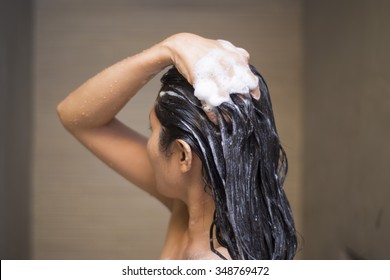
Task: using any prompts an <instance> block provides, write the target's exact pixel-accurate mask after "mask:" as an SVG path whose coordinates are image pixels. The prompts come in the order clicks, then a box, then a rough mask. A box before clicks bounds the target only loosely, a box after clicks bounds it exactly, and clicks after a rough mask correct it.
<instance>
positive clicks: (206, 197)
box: [184, 183, 215, 253]
mask: <svg viewBox="0 0 390 280" xmlns="http://www.w3.org/2000/svg"><path fill="white" fill-rule="evenodd" d="M184 202H185V204H186V205H187V209H188V228H187V229H188V231H187V233H188V235H187V236H188V240H187V248H188V250H189V251H194V252H196V253H201V252H207V253H209V252H210V241H209V240H210V237H209V235H210V226H211V223H212V221H213V216H214V209H215V205H214V200H213V197H212V195H211V194H210V192H208V191H205V187H204V186H203V184H202V183H201V184H195V185H193V186H191V187H189V188H188V192H187V195H186V198H185V199H184Z"/></svg>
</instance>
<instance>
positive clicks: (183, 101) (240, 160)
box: [155, 66, 297, 260]
mask: <svg viewBox="0 0 390 280" xmlns="http://www.w3.org/2000/svg"><path fill="white" fill-rule="evenodd" d="M250 68H251V70H252V72H253V73H254V74H255V75H256V76H257V77H258V78H259V87H260V91H261V97H260V99H259V100H256V99H255V98H253V97H252V96H251V95H250V94H246V95H244V94H231V99H232V102H224V103H222V104H221V105H220V106H218V107H215V108H214V109H213V110H212V111H211V112H205V110H204V109H203V107H202V103H201V102H200V101H199V99H198V98H196V97H195V96H194V94H193V93H194V88H193V87H192V86H191V84H189V83H188V82H187V80H186V79H185V78H184V77H183V76H182V75H181V74H180V73H179V72H178V71H177V69H176V68H174V67H173V68H171V69H170V70H169V71H168V72H167V73H166V74H165V75H164V76H163V77H162V78H161V82H162V87H161V91H160V94H159V96H158V97H157V100H156V104H155V112H156V116H157V118H158V119H159V121H160V123H161V131H160V149H161V151H162V152H167V151H168V150H169V147H170V144H171V143H172V142H173V141H174V140H175V139H182V140H184V141H186V142H187V143H188V144H189V145H190V147H191V148H192V150H193V152H195V153H196V154H197V155H198V156H199V158H200V160H201V161H202V166H203V170H202V172H203V176H204V181H205V191H211V194H212V196H213V199H214V202H215V213H214V219H213V222H212V224H211V227H210V249H211V250H212V251H213V252H214V253H216V254H217V255H218V256H220V257H221V258H223V256H222V255H221V254H220V253H219V252H218V251H217V250H215V249H214V242H213V239H214V237H216V239H217V240H218V242H219V244H220V245H221V246H223V247H225V248H227V250H228V252H229V254H230V256H231V258H232V259H242V260H243V259H292V258H294V256H295V253H296V248H297V238H296V231H295V226H294V220H293V216H292V212H291V208H290V205H289V202H288V200H287V197H286V195H285V192H284V190H283V183H284V179H285V176H286V173H287V158H286V154H285V152H284V150H283V148H282V146H281V144H280V141H279V137H278V134H277V132H276V128H275V121H274V116H273V111H272V105H271V100H270V96H269V93H268V88H267V85H266V83H265V81H264V79H263V78H262V76H261V75H260V74H259V73H258V72H257V70H256V69H255V68H254V67H253V66H250Z"/></svg>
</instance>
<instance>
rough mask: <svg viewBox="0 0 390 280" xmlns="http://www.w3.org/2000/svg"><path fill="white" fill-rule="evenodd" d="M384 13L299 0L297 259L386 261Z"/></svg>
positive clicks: (385, 6) (365, 5)
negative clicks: (301, 243)
mask: <svg viewBox="0 0 390 280" xmlns="http://www.w3.org/2000/svg"><path fill="white" fill-rule="evenodd" d="M388 11H390V2H389V1H383V0H375V1H368V0H367V1H364V0H362V1H336V0H333V1H320V0H314V1H312V0H310V1H306V2H305V21H304V30H305V48H304V49H305V68H306V71H305V75H304V78H305V97H304V98H303V104H304V106H303V107H304V118H303V120H304V145H303V146H304V150H303V154H304V184H303V185H304V189H303V202H304V211H303V213H304V214H303V221H304V222H303V224H304V231H303V232H304V239H305V249H304V256H305V258H309V259H339V258H342V259H344V258H347V259H389V258H390V253H389V251H390V250H389V249H390V241H389V234H390V216H389V215H390V207H389V198H390V172H389V162H390V146H389V143H390V129H389V127H390V126H389V123H390V68H389V65H390V54H389V50H390V36H389V34H390V17H389V16H388Z"/></svg>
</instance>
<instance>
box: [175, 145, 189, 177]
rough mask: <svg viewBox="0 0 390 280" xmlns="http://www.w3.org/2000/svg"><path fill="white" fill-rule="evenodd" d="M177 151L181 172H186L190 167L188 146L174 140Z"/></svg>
mask: <svg viewBox="0 0 390 280" xmlns="http://www.w3.org/2000/svg"><path fill="white" fill-rule="evenodd" d="M175 141H176V145H177V149H178V155H179V157H178V160H179V166H180V171H181V172H183V173H184V172H188V171H190V170H191V167H192V150H191V147H190V145H188V143H187V142H186V141H184V140H181V139H176V140H175Z"/></svg>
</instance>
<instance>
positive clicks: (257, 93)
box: [251, 87, 261, 100]
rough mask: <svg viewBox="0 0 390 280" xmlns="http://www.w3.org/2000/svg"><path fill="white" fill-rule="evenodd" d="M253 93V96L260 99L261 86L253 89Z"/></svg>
mask: <svg viewBox="0 0 390 280" xmlns="http://www.w3.org/2000/svg"><path fill="white" fill-rule="evenodd" d="M251 94H252V96H253V97H254V98H255V99H256V100H259V99H260V96H261V91H260V88H259V87H257V88H255V89H254V90H252V91H251Z"/></svg>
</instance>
